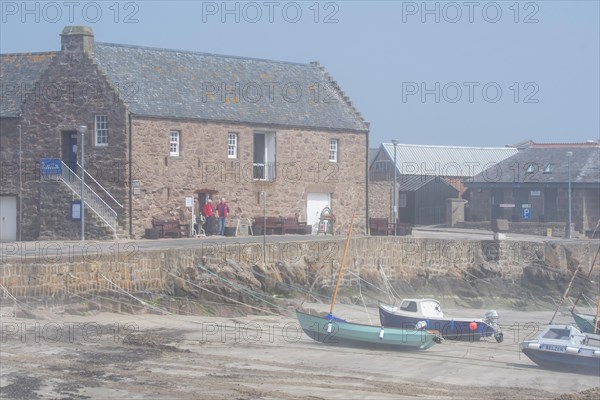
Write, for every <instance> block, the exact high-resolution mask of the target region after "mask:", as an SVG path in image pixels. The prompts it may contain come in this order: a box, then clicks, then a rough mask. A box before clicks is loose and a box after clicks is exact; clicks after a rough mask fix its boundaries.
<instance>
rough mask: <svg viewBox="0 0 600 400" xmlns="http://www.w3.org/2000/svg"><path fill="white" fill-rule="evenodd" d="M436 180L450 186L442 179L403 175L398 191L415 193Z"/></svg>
mask: <svg viewBox="0 0 600 400" xmlns="http://www.w3.org/2000/svg"><path fill="white" fill-rule="evenodd" d="M436 179H437V180H438V181H442V182H444V183H445V184H447V185H448V183H447V182H446V181H444V180H443V179H442V178H440V177H435V176H431V175H402V176H400V177H398V190H399V191H401V192H414V191H416V190H419V189H420V188H422V187H423V186H425V185H426V184H428V183H429V182H431V181H433V180H436ZM392 181H393V179H392Z"/></svg>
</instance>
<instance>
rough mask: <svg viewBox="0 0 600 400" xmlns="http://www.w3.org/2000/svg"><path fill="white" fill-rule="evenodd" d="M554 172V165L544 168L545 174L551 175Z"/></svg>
mask: <svg viewBox="0 0 600 400" xmlns="http://www.w3.org/2000/svg"><path fill="white" fill-rule="evenodd" d="M552 172H554V164H548V165H547V166H546V168H544V174H551V173H552Z"/></svg>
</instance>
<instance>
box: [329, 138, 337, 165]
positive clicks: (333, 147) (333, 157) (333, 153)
mask: <svg viewBox="0 0 600 400" xmlns="http://www.w3.org/2000/svg"><path fill="white" fill-rule="evenodd" d="M329 161H330V162H338V140H337V139H331V140H330V141H329Z"/></svg>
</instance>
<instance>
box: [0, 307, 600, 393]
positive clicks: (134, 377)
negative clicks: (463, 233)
mask: <svg viewBox="0 0 600 400" xmlns="http://www.w3.org/2000/svg"><path fill="white" fill-rule="evenodd" d="M304 307H311V308H313V309H317V310H319V311H327V309H328V306H327V305H323V304H310V305H308V304H304ZM292 311H293V309H290V314H289V316H288V317H283V316H277V315H268V316H264V315H261V316H246V317H239V318H219V317H209V316H184V315H177V316H175V315H156V314H142V315H129V314H113V313H99V314H96V315H89V316H77V315H67V314H60V313H52V312H49V311H39V310H38V311H35V312H33V314H34V317H33V318H22V317H13V316H5V317H3V318H2V321H1V325H2V336H1V338H0V346H1V352H0V397H1V398H11V399H13V398H14V399H31V398H47V399H50V398H59V399H62V398H64V399H67V398H73V399H86V398H93V399H104V398H121V399H142V398H157V399H158V398H161V399H162V398H164V399H166V398H173V399H196V398H203V399H254V398H260V399H412V398H419V399H483V398H491V399H508V398H510V399H553V398H557V397H558V396H559V395H561V394H565V393H572V392H579V391H582V390H585V389H590V388H594V387H597V386H600V378H599V377H597V376H589V375H588V376H586V375H580V374H574V373H568V372H555V371H548V370H544V369H541V368H539V367H538V366H536V365H535V364H534V363H533V362H531V361H530V360H529V359H528V358H527V357H525V356H524V355H522V354H521V353H520V352H519V348H518V344H519V342H520V341H522V340H523V339H524V338H526V337H531V336H532V335H535V333H536V332H537V331H538V330H539V329H541V327H542V326H543V325H545V324H547V323H548V321H549V320H550V318H551V316H552V312H548V311H538V312H519V311H512V310H497V311H498V313H499V314H500V324H501V326H502V328H503V330H504V337H505V340H504V342H503V343H496V341H495V340H494V339H493V338H489V339H484V340H481V341H479V342H475V343H469V342H455V341H448V340H447V341H444V343H443V344H441V345H435V346H434V347H432V348H431V349H428V350H425V351H420V352H398V351H382V350H375V349H356V348H344V347H332V346H328V345H323V344H320V343H316V342H314V341H312V340H311V339H310V338H309V337H307V336H306V335H304V334H303V333H302V332H301V330H300V327H299V325H298V324H297V322H296V320H295V318H294V317H293V314H292ZM485 311H486V310H466V309H463V310H445V314H446V315H452V316H456V317H459V316H469V317H474V318H480V317H483V314H484V313H485ZM336 314H337V315H339V316H341V317H344V318H346V319H348V320H352V321H356V322H367V323H368V322H369V317H367V314H366V313H365V310H364V308H362V307H356V306H338V307H337V308H336ZM369 314H370V316H371V320H372V322H373V323H374V324H377V323H378V317H377V310H376V309H369ZM555 322H559V323H563V322H564V323H570V322H571V318H570V316H568V315H561V314H559V315H558V317H557V318H556V320H555ZM596 395H597V392H596V393H594V394H592V397H589V396H588V397H585V396H583V397H581V396H580V397H581V398H590V399H591V398H594V397H596Z"/></svg>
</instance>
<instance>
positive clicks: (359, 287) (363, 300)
mask: <svg viewBox="0 0 600 400" xmlns="http://www.w3.org/2000/svg"><path fill="white" fill-rule="evenodd" d="M350 272H351V271H350ZM351 274H353V275H356V276H358V295H359V297H360V301H361V302H362V304H363V307H364V308H365V314H367V317H369V325H373V321H372V320H371V315H370V314H369V311H368V310H367V304H366V303H365V299H364V297H363V295H362V287H361V284H360V264H359V265H358V274H355V273H354V272H351Z"/></svg>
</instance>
